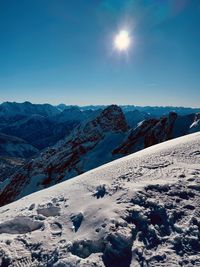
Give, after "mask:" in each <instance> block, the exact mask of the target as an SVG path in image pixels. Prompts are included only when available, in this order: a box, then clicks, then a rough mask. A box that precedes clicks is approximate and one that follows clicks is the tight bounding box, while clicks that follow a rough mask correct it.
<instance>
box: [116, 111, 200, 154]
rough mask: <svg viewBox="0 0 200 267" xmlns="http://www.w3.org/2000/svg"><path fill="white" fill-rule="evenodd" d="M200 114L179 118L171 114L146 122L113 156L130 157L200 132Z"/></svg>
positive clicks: (138, 127) (139, 125) (140, 125)
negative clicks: (135, 153)
mask: <svg viewBox="0 0 200 267" xmlns="http://www.w3.org/2000/svg"><path fill="white" fill-rule="evenodd" d="M199 116H200V114H199V113H198V114H189V115H184V116H179V115H178V114H177V113H175V112H170V113H169V114H168V116H163V117H161V118H158V119H156V118H151V119H147V120H144V121H142V122H140V123H139V124H138V126H137V127H136V128H134V129H132V130H131V131H130V132H129V134H128V135H127V137H126V138H125V140H124V141H123V143H122V144H120V146H119V147H117V148H116V149H115V150H114V151H113V154H114V155H116V154H121V155H128V154H130V153H133V152H136V151H139V150H141V149H143V148H146V147H149V146H152V145H155V144H158V143H161V142H164V141H167V140H170V139H173V138H176V137H180V136H183V135H186V134H189V133H192V132H197V131H199Z"/></svg>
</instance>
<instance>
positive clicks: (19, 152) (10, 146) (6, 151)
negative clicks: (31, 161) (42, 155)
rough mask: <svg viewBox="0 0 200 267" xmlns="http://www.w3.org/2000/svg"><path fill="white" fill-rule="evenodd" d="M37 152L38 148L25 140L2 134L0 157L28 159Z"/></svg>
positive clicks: (0, 136)
mask: <svg viewBox="0 0 200 267" xmlns="http://www.w3.org/2000/svg"><path fill="white" fill-rule="evenodd" d="M37 152H38V149H37V148H35V147H33V146H32V145H30V144H28V143H27V142H25V141H24V140H22V139H20V138H17V137H15V136H10V135H6V134H2V133H0V156H9V157H19V158H27V157H30V156H32V155H34V154H36V153H37Z"/></svg>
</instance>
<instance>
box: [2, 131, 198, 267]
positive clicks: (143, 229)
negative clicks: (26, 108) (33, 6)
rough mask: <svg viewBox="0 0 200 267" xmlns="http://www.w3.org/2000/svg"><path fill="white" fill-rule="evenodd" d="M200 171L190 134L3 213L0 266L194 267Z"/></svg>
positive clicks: (37, 195) (24, 200) (193, 136)
mask: <svg viewBox="0 0 200 267" xmlns="http://www.w3.org/2000/svg"><path fill="white" fill-rule="evenodd" d="M117 128H118V127H117ZM199 166H200V133H195V134H190V135H187V136H184V137H180V138H177V139H174V140H170V141H168V142H164V143H162V144H159V145H155V146H152V147H149V148H147V149H144V150H142V151H140V152H138V153H134V154H132V155H129V156H127V157H124V158H122V159H119V160H116V161H113V162H111V163H108V164H106V165H104V166H101V167H99V168H97V169H94V170H92V171H89V172H87V173H85V174H82V175H80V176H78V177H76V178H74V179H71V180H68V181H65V182H63V183H60V184H59V185H56V186H53V187H51V188H48V189H45V190H43V191H40V192H37V193H34V194H31V195H29V196H27V197H25V198H22V199H20V200H18V201H16V202H14V203H12V204H9V205H7V206H4V207H2V208H0V265H1V266H51V267H65V266H66V267H95V266H98V267H142V266H148V267H155V266H163V267H164V266H165V267H167V266H170V267H171V266H173V267H175V266H184V267H190V266H199V265H200V224H199V221H200V202H199V200H200V168H199ZM19 178H20V177H19ZM19 182H20V179H19Z"/></svg>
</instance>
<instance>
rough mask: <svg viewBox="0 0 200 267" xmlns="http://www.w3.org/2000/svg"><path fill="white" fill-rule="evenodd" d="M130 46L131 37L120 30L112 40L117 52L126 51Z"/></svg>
mask: <svg viewBox="0 0 200 267" xmlns="http://www.w3.org/2000/svg"><path fill="white" fill-rule="evenodd" d="M130 44H131V37H130V34H129V32H128V31H126V30H121V31H120V32H119V33H118V34H117V35H116V36H115V38H114V46H115V48H116V49H117V50H119V51H126V50H127V49H128V48H129V46H130Z"/></svg>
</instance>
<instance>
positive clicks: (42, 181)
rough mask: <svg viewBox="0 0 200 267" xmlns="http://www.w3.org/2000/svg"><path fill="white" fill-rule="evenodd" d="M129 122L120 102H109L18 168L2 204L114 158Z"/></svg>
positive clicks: (3, 196) (4, 191)
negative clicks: (102, 108) (97, 112)
mask: <svg viewBox="0 0 200 267" xmlns="http://www.w3.org/2000/svg"><path fill="white" fill-rule="evenodd" d="M127 130H128V126H127V124H126V120H125V117H124V114H123V112H122V110H121V108H119V107H118V106H115V105H113V106H109V107H108V108H106V109H105V110H103V111H102V112H101V113H100V114H99V115H98V116H97V117H95V118H94V119H92V120H88V121H84V123H83V124H81V125H80V126H79V127H77V128H76V130H75V131H74V132H73V133H72V134H71V135H70V136H69V137H68V138H66V139H65V140H63V141H60V142H59V143H58V144H57V145H55V146H54V147H52V148H49V149H48V150H46V151H45V152H43V153H42V154H41V155H40V156H39V157H37V158H35V159H34V160H31V161H30V162H28V163H27V164H26V165H24V166H23V168H21V169H20V170H18V171H17V172H16V173H15V174H14V175H13V176H12V177H11V179H10V183H9V184H8V185H7V186H6V188H4V190H3V192H2V193H1V194H0V204H1V205H2V204H6V203H8V202H11V201H13V200H15V199H17V198H19V197H22V196H25V195H27V194H30V193H32V192H34V191H38V190H40V189H43V188H45V187H47V186H50V185H54V184H56V183H58V182H61V181H63V180H66V179H69V178H71V177H74V176H76V175H78V174H80V173H83V172H85V171H87V170H90V169H92V168H94V167H97V166H100V165H102V164H104V163H106V162H108V161H111V160H113V159H114V158H116V157H114V156H113V155H112V150H113V149H114V148H115V147H116V146H117V145H118V144H120V143H121V142H122V141H123V139H124V134H125V132H127Z"/></svg>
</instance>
